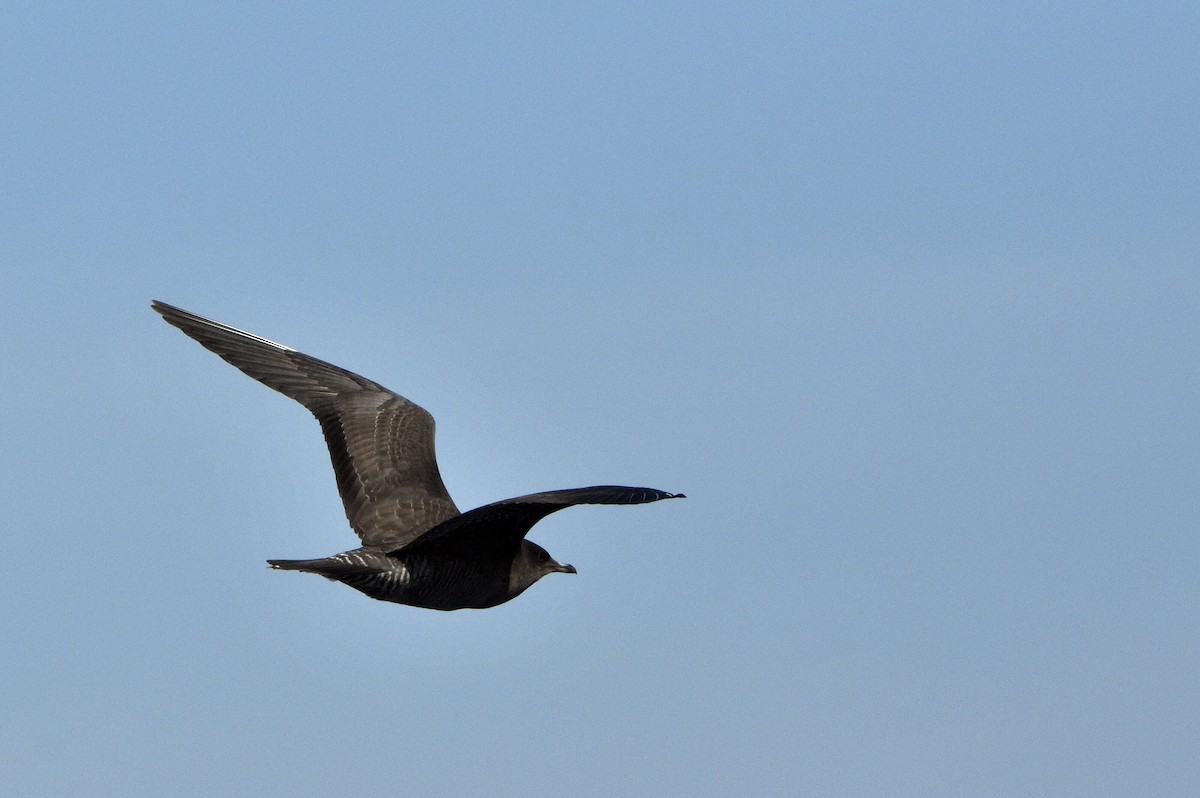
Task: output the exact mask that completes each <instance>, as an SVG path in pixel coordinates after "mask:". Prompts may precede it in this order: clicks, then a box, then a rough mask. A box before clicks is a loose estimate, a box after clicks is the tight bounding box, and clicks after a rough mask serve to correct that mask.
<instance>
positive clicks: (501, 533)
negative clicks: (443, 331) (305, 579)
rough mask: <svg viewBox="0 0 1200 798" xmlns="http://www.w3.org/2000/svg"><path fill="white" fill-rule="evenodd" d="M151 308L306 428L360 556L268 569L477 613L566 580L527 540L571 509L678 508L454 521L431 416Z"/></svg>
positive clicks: (504, 504)
mask: <svg viewBox="0 0 1200 798" xmlns="http://www.w3.org/2000/svg"><path fill="white" fill-rule="evenodd" d="M151 306H152V307H153V308H154V309H155V310H156V311H158V312H159V313H160V314H162V317H163V318H164V319H165V320H166V321H167V322H168V323H169V324H172V325H174V326H175V327H178V328H179V329H180V330H182V331H183V332H184V333H185V334H187V335H188V336H190V337H191V338H194V339H195V340H196V341H198V342H200V344H201V345H203V346H204V347H205V348H206V349H209V350H211V351H213V352H215V353H216V354H218V355H220V356H221V357H222V358H223V359H224V360H225V361H227V362H228V363H231V364H232V365H234V366H236V367H237V368H238V369H240V370H241V371H243V372H244V373H246V374H248V375H250V376H251V377H253V378H254V379H256V380H258V381H259V382H261V383H263V384H264V385H266V386H268V387H270V388H274V389H275V390H276V391H279V392H280V393H282V394H284V395H285V396H290V397H291V398H292V399H295V400H296V401H297V402H299V403H300V404H302V405H304V406H305V407H306V408H308V410H309V411H310V412H311V413H312V414H313V415H314V416H316V419H317V421H318V422H319V423H320V425H321V431H322V432H323V433H324V434H325V442H326V444H328V446H329V455H330V458H331V459H332V461H333V472H334V476H335V477H336V479H337V486H338V492H339V493H340V494H341V497H342V503H343V504H344V505H345V508H346V518H347V519H348V520H349V521H350V526H351V527H352V528H353V529H354V531H355V533H357V535H358V537H359V539H360V540H361V541H362V546H360V547H359V548H357V549H352V550H350V551H344V552H342V553H341V554H334V555H333V556H331V557H322V558H319V559H315V560H267V563H268V564H269V565H270V566H271V567H272V568H277V569H280V570H284V571H304V572H307V573H314V574H320V575H321V576H324V577H326V578H328V579H332V580H334V581H337V582H342V583H343V584H347V585H349V586H350V587H353V588H355V589H356V590H359V591H361V592H363V593H365V594H367V595H368V596H370V597H371V598H375V599H380V600H382V601H392V602H396V603H398V604H408V605H411V606H414V607H426V608H429V609H435V610H457V609H464V608H476V609H483V608H486V607H494V606H496V605H497V604H503V603H504V602H506V601H509V600H510V599H513V598H516V597H517V596H519V595H520V594H521V593H523V592H524V591H525V590H526V588H528V587H529V586H530V585H532V584H533V583H534V582H536V581H538V580H539V579H541V578H542V577H543V576H545V575H546V574H552V573H564V574H573V573H575V572H576V571H575V567H574V566H572V565H567V564H565V563H560V562H557V561H555V560H554V559H553V558H552V557H551V556H550V555H549V553H547V552H546V550H545V549H543V548H542V547H541V546H539V545H537V544H536V543H534V542H533V541H530V540H526V539H525V535H526V534H527V533H528V532H529V530H530V529H531V528H533V525H534V524H536V523H537V522H538V521H540V520H542V519H543V518H545V517H546V516H547V515H549V514H550V513H553V512H557V511H558V510H562V509H564V508H566V507H571V506H573V505H576V504H644V503H646V502H655V501H659V500H660V499H677V498H679V499H681V498H684V496H683V494H682V493H667V492H666V491H661V490H655V489H653V488H629V487H623V486H619V485H599V486H595V487H590V488H571V489H567V490H550V491H545V492H543V493H531V494H529V495H528V496H518V497H516V498H513V499H505V500H503V501H498V502H494V503H492V504H487V505H484V506H483V507H478V508H476V509H474V510H470V511H469V512H466V513H460V512H459V511H458V508H457V507H456V506H455V505H454V501H453V500H452V499H451V498H450V494H449V493H448V492H447V491H446V486H445V485H444V484H443V483H442V476H441V473H440V472H439V471H438V465H437V459H436V457H435V455H434V448H433V436H434V423H433V416H431V415H430V414H429V413H428V412H427V411H425V410H424V409H423V408H421V407H419V406H418V405H416V404H414V403H413V402H410V401H409V400H407V399H405V398H404V397H403V396H400V395H399V394H397V393H395V392H393V391H390V390H388V389H387V388H384V387H383V386H382V385H380V384H379V383H377V382H373V381H371V380H368V379H367V378H365V377H361V376H359V375H357V374H354V373H352V372H350V371H346V370H345V369H343V368H339V367H337V366H335V365H333V364H331V363H326V362H325V361H323V360H318V359H316V358H315V357H310V356H308V355H305V354H303V353H301V352H297V351H296V350H295V349H292V348H290V347H287V346H284V345H282V344H277V343H275V342H273V341H268V340H267V339H266V338H260V337H259V336H257V335H254V334H253V333H248V332H245V331H243V330H239V329H237V328H235V327H230V326H229V325H227V324H222V323H221V322H218V321H213V320H212V319H206V318H204V317H203V316H197V315H196V314H195V313H190V312H188V311H186V310H182V309H180V308H177V307H173V306H171V305H168V304H166V303H165V302H159V301H157V300H155V301H154V302H153V303H151Z"/></svg>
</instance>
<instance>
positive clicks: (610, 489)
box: [392, 485, 685, 560]
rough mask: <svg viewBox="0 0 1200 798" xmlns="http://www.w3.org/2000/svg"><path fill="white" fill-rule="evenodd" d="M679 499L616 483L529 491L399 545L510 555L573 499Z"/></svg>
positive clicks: (638, 501) (605, 501)
mask: <svg viewBox="0 0 1200 798" xmlns="http://www.w3.org/2000/svg"><path fill="white" fill-rule="evenodd" d="M682 498H685V497H684V495H683V494H682V493H667V492H666V491H662V490H655V489H654V488H627V487H624V486H622V485H597V486H595V487H591V488H569V489H567V490H549V491H545V492H544V493H531V494H529V495H528V496H518V497H516V498H515V499H505V500H504V501H499V502H495V503H493V504H485V505H484V506H483V507H477V508H475V509H474V510H470V511H468V512H465V513H463V514H462V515H458V516H455V517H454V518H451V519H449V520H446V521H443V522H442V523H441V524H439V525H438V526H436V527H434V528H433V529H431V530H429V531H428V532H426V533H425V534H423V535H421V536H420V537H418V538H416V539H415V540H413V541H412V542H411V543H409V544H408V545H406V546H404V547H402V549H401V550H402V551H404V552H405V553H408V552H422V553H427V554H435V553H436V554H444V555H448V556H454V557H462V558H479V559H488V560H490V559H495V558H499V557H504V556H510V555H511V554H512V553H513V552H515V550H516V547H517V545H518V544H519V543H520V542H521V539H522V538H524V537H525V535H526V534H528V532H529V530H530V529H532V528H533V525H534V524H536V523H537V522H538V521H541V520H542V519H543V518H545V517H546V516H548V515H550V513H553V512H557V511H559V510H562V509H564V508H567V507H573V506H574V505H576V504H645V503H647V502H656V501H659V500H660V499H682ZM392 553H393V554H396V553H399V551H393V552H392Z"/></svg>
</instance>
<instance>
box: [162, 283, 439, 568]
mask: <svg viewBox="0 0 1200 798" xmlns="http://www.w3.org/2000/svg"><path fill="white" fill-rule="evenodd" d="M152 306H153V308H154V309H155V310H156V311H158V312H159V313H161V314H162V317H163V318H164V319H166V320H167V322H169V323H170V324H172V325H174V326H176V327H178V328H179V329H180V330H183V332H185V333H186V334H187V335H188V336H190V337H192V338H194V339H196V340H197V341H199V342H200V343H201V344H202V345H203V346H204V347H205V348H207V349H209V350H211V351H213V352H215V353H217V354H218V355H220V356H221V357H222V358H223V359H225V360H226V361H227V362H228V363H231V364H232V365H234V366H236V367H237V368H239V369H241V370H242V371H243V372H245V373H246V374H248V375H249V376H251V377H253V378H254V379H256V380H258V381H259V382H261V383H263V384H264V385H267V386H268V387H271V388H274V389H275V390H277V391H279V392H280V393H282V394H284V395H285V396H290V397H291V398H292V399H295V400H296V401H297V402H299V403H300V404H302V405H304V406H305V407H306V408H308V409H309V410H310V411H311V412H312V414H313V415H314V416H316V418H317V421H318V422H320V424H321V431H322V432H324V433H325V442H326V443H327V444H328V445H329V456H330V458H331V459H332V461H333V472H334V475H335V476H336V478H337V486H338V492H339V493H340V494H341V496H342V503H343V504H344V505H345V506H346V518H348V519H349V521H350V526H351V527H353V528H354V531H355V532H356V533H358V536H359V537H360V538H361V539H362V542H363V544H364V545H366V546H373V547H377V548H382V549H390V548H395V547H397V546H401V545H403V544H404V543H406V542H408V541H409V540H411V539H412V538H413V537H415V536H417V535H420V534H421V533H422V532H424V531H426V530H428V529H430V528H431V527H434V526H436V525H437V524H440V523H442V522H443V521H445V520H447V519H449V518H453V517H455V516H457V515H458V508H457V507H455V506H454V502H453V500H451V498H450V494H449V493H447V491H446V486H445V485H444V484H443V483H442V477H441V474H440V473H439V471H438V466H437V458H436V456H435V454H434V448H433V435H434V423H433V416H431V415H429V413H427V412H426V411H425V410H424V409H422V408H421V407H419V406H418V405H416V404H413V403H412V402H410V401H408V400H407V399H405V398H404V397H403V396H400V395H399V394H396V393H393V392H392V391H389V390H388V389H387V388H384V387H383V386H382V385H380V384H379V383H377V382H373V381H371V380H368V379H366V378H365V377H360V376H359V375H357V374H354V373H353V372H350V371H346V370H345V369H342V368H338V367H337V366H334V365H333V364H331V363H326V362H325V361H323V360H317V359H316V358H315V357H309V356H308V355H305V354H303V353H301V352H297V351H296V350H294V349H291V348H289V347H286V346H284V345H282V344H277V343H275V342H274V341H268V340H267V339H266V338H260V337H259V336H257V335H254V334H252V333H248V332H245V331H244V330H239V329H237V328H235V327H230V326H229V325H227V324H222V323H220V322H218V321H213V320H212V319H206V318H204V317H203V316H197V315H196V314H195V313H189V312H188V311H186V310H182V309H180V308H177V307H173V306H171V305H168V304H166V303H164V302H158V301H155V302H154V303H152Z"/></svg>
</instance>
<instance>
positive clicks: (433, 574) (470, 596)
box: [387, 557, 509, 610]
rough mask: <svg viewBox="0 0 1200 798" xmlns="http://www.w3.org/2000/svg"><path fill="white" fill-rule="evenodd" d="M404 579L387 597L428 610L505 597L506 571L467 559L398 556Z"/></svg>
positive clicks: (490, 603)
mask: <svg viewBox="0 0 1200 798" xmlns="http://www.w3.org/2000/svg"><path fill="white" fill-rule="evenodd" d="M402 559H403V565H402V567H403V568H404V569H405V570H406V571H407V577H408V578H407V579H406V580H405V584H404V585H403V587H402V588H401V589H400V590H399V591H397V595H396V596H395V597H394V598H392V597H389V598H388V599H387V600H389V601H396V602H398V603H400V604H409V605H411V606H415V607H424V608H426V609H432V610H459V609H483V608H485V607H494V606H495V605H497V604H500V603H501V602H503V601H506V600H507V599H508V598H509V595H508V580H507V574H506V573H502V572H500V570H499V569H497V568H493V567H488V566H487V565H484V564H480V563H475V562H471V561H467V560H455V559H447V558H441V557H437V558H435V557H409V558H402Z"/></svg>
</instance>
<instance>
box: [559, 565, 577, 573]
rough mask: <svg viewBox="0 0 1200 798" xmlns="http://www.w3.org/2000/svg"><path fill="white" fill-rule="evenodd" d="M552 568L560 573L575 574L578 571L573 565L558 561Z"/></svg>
mask: <svg viewBox="0 0 1200 798" xmlns="http://www.w3.org/2000/svg"><path fill="white" fill-rule="evenodd" d="M554 570H555V571H556V572H557V573H560V574H577V573H579V572H578V571H576V570H575V566H574V565H566V564H564V563H558V565H557V566H556V567H555V568H554Z"/></svg>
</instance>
